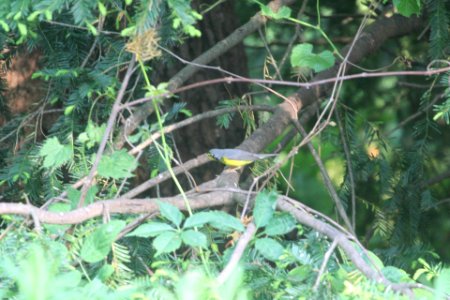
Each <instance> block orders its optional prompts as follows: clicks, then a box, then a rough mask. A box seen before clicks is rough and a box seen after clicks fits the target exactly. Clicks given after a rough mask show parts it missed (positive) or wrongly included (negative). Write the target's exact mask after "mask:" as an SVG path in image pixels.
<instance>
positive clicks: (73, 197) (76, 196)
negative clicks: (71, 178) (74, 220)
mask: <svg viewBox="0 0 450 300" xmlns="http://www.w3.org/2000/svg"><path fill="white" fill-rule="evenodd" d="M97 192H98V187H97V186H96V185H93V186H91V187H90V188H89V189H88V191H87V193H86V198H85V200H84V204H85V205H89V204H91V203H93V202H94V200H95V195H96V194H97ZM80 196H81V191H79V190H77V189H75V188H73V187H69V188H68V189H67V198H69V200H70V203H71V207H72V209H75V208H77V206H78V202H79V201H80Z"/></svg>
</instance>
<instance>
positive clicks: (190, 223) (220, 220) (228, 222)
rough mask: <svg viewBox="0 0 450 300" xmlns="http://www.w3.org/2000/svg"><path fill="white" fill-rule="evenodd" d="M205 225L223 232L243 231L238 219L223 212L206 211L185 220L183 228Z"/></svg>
mask: <svg viewBox="0 0 450 300" xmlns="http://www.w3.org/2000/svg"><path fill="white" fill-rule="evenodd" d="M205 224H209V225H211V226H212V227H214V228H216V229H219V230H225V231H229V230H236V231H241V232H242V231H244V229H245V228H244V225H242V223H241V221H239V219H237V218H235V217H233V216H231V215H229V214H227V213H225V212H223V211H206V212H199V213H196V214H193V215H192V216H190V217H189V218H187V219H186V221H185V222H184V226H183V227H184V228H192V227H201V226H203V225H205Z"/></svg>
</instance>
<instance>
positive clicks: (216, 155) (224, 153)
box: [208, 149, 277, 167]
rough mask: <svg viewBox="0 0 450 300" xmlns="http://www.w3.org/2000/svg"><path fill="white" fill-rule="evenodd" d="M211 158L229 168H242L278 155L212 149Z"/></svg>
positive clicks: (210, 151)
mask: <svg viewBox="0 0 450 300" xmlns="http://www.w3.org/2000/svg"><path fill="white" fill-rule="evenodd" d="M208 154H209V156H210V157H211V158H212V159H216V160H218V161H220V162H221V163H223V164H225V165H227V166H229V167H242V166H245V165H248V164H251V163H252V162H254V161H255V160H259V159H265V158H269V157H274V156H277V154H262V153H251V152H248V151H244V150H240V149H211V150H209V153H208Z"/></svg>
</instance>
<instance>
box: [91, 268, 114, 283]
mask: <svg viewBox="0 0 450 300" xmlns="http://www.w3.org/2000/svg"><path fill="white" fill-rule="evenodd" d="M112 274H114V267H113V266H111V265H110V264H104V265H103V266H102V267H101V268H100V270H98V272H97V275H96V276H95V278H97V279H99V280H101V281H102V282H105V281H106V280H108V279H109V278H110V277H111V275H112Z"/></svg>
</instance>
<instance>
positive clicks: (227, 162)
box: [220, 157, 253, 167]
mask: <svg viewBox="0 0 450 300" xmlns="http://www.w3.org/2000/svg"><path fill="white" fill-rule="evenodd" d="M220 161H221V162H222V163H223V164H225V165H227V166H229V167H242V166H245V165H248V164H250V163H252V162H253V161H252V160H238V159H229V158H226V157H222V159H221V160H220Z"/></svg>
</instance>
